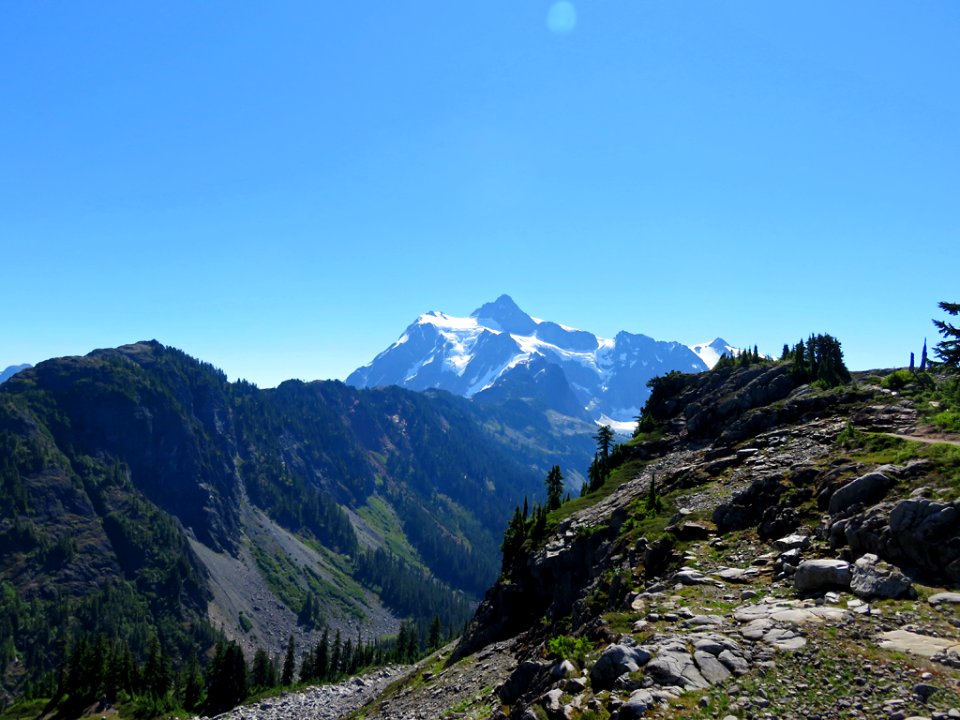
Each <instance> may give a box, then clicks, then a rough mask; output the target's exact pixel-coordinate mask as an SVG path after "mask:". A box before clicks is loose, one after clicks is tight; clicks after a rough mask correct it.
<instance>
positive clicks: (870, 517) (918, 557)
mask: <svg viewBox="0 0 960 720" xmlns="http://www.w3.org/2000/svg"><path fill="white" fill-rule="evenodd" d="M830 539H831V542H832V544H833V545H834V546H835V547H840V546H842V545H844V544H846V545H848V546H849V547H850V551H851V553H852V554H853V556H854V557H858V556H861V555H865V554H867V553H872V554H874V555H876V556H877V557H879V558H882V559H884V560H886V561H887V562H890V563H893V564H894V565H896V566H898V567H900V568H903V569H904V570H907V571H909V572H913V573H916V574H918V575H920V576H921V577H923V578H925V579H927V580H929V581H937V580H939V581H942V582H951V583H955V582H958V581H960V502H953V503H944V502H936V501H934V500H929V499H927V498H909V499H906V500H901V501H899V502H897V503H880V504H878V505H874V506H873V507H871V508H869V509H868V510H866V511H864V512H861V513H858V514H856V515H854V516H852V517H850V518H847V519H845V520H839V521H837V522H835V523H833V524H832V526H831V527H830Z"/></svg>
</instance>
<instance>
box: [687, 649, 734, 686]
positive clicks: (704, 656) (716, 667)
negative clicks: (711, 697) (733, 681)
mask: <svg viewBox="0 0 960 720" xmlns="http://www.w3.org/2000/svg"><path fill="white" fill-rule="evenodd" d="M693 660H694V662H695V663H696V664H697V667H698V668H699V669H700V674H701V675H703V677H704V679H705V680H706V681H707V682H708V683H710V684H711V685H716V684H717V683H722V682H723V681H724V680H726V679H727V678H728V677H730V670H728V669H727V667H726V665H724V664H723V663H722V662H720V661H719V660H718V659H717V657H716V656H715V655H711V654H710V653H708V652H704V651H703V650H695V651H694V653H693Z"/></svg>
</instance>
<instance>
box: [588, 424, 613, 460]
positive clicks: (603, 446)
mask: <svg viewBox="0 0 960 720" xmlns="http://www.w3.org/2000/svg"><path fill="white" fill-rule="evenodd" d="M613 437H614V435H613V428H611V427H610V426H609V425H604V426H602V427H601V428H600V429H599V430H597V434H596V435H594V436H593V439H594V440H596V441H597V453H598V454H599V455H600V459H601V460H602V461H603V462H604V463H606V462H607V461H608V460H609V459H610V450H611V449H612V448H613Z"/></svg>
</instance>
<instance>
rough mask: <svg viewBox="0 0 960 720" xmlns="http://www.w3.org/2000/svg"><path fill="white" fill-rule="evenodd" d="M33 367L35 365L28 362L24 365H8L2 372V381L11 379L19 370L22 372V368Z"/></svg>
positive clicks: (0, 380) (0, 378)
mask: <svg viewBox="0 0 960 720" xmlns="http://www.w3.org/2000/svg"><path fill="white" fill-rule="evenodd" d="M32 367H33V365H29V364H26V363H25V364H23V365H10V366H9V367H7V368H6V369H4V370H3V371H2V372H0V383H5V382H6V381H7V380H9V379H10V378H12V377H13V376H14V375H16V374H17V373H18V372H20V371H21V370H28V369H30V368H32Z"/></svg>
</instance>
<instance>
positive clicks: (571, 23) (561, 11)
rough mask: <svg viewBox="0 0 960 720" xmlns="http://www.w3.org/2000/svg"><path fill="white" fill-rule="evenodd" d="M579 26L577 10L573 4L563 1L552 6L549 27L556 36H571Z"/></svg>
mask: <svg viewBox="0 0 960 720" xmlns="http://www.w3.org/2000/svg"><path fill="white" fill-rule="evenodd" d="M576 26H577V9H576V8H575V7H574V6H573V3H571V2H567V1H566V0H562V1H561V2H555V3H554V4H553V5H551V6H550V10H549V11H548V12H547V27H548V28H549V29H550V32H552V33H553V34H554V35H569V34H570V33H572V32H573V30H574V28H575V27H576Z"/></svg>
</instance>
